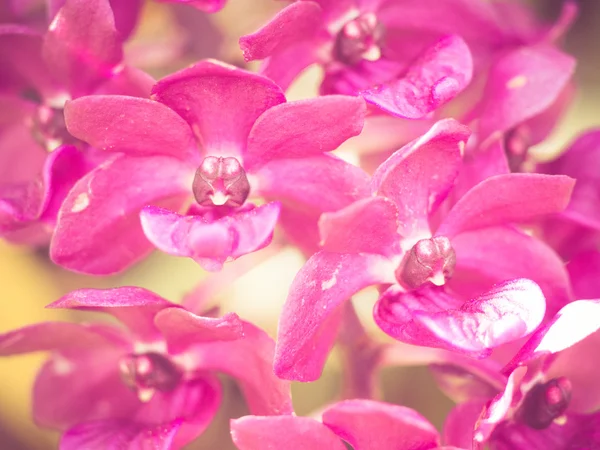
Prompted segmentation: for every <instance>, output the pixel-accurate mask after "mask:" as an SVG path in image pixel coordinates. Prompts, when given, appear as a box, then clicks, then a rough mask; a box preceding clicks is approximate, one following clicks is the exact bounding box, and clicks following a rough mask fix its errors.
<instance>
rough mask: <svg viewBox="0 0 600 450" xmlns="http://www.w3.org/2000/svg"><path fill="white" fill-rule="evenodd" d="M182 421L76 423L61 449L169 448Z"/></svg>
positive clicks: (144, 449) (64, 438)
mask: <svg viewBox="0 0 600 450" xmlns="http://www.w3.org/2000/svg"><path fill="white" fill-rule="evenodd" d="M181 422H182V421H181V420H175V421H173V422H171V423H167V424H160V425H156V426H143V425H141V424H135V423H131V422H127V421H124V420H102V421H96V422H84V423H80V424H78V425H75V426H74V427H73V428H71V429H69V430H68V431H67V432H66V433H65V434H63V436H62V437H61V440H60V444H59V449H60V450H81V449H83V448H88V449H95V448H97V449H100V448H105V449H117V448H127V449H130V450H148V449H152V450H169V449H171V448H172V443H173V439H174V437H175V435H176V433H177V431H178V429H179V428H180V426H181Z"/></svg>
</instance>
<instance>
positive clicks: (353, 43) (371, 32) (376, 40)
mask: <svg viewBox="0 0 600 450" xmlns="http://www.w3.org/2000/svg"><path fill="white" fill-rule="evenodd" d="M384 36H385V28H384V27H383V25H382V24H381V23H380V22H379V21H378V20H377V16H376V15H375V14H374V13H371V12H370V13H366V14H362V15H360V16H358V17H356V18H354V19H352V20H350V21H348V22H346V24H345V25H344V26H343V27H342V29H341V30H340V31H339V33H338V34H337V37H336V40H335V44H334V49H333V53H334V55H335V58H336V59H337V60H338V61H340V62H342V63H344V64H348V65H354V64H358V63H359V62H360V61H361V60H363V59H365V60H368V61H377V60H378V59H379V58H380V57H381V45H382V43H383V39H384Z"/></svg>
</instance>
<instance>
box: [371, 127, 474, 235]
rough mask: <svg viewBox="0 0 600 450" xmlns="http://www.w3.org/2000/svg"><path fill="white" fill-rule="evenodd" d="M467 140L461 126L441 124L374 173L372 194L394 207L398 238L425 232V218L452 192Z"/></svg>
mask: <svg viewBox="0 0 600 450" xmlns="http://www.w3.org/2000/svg"><path fill="white" fill-rule="evenodd" d="M468 138H469V130H468V129H467V128H466V127H465V126H463V125H461V124H459V123H458V122H456V121H455V120H453V119H445V120H441V121H439V122H437V123H436V124H435V125H433V127H432V128H431V129H430V130H429V131H428V132H427V133H426V134H425V135H423V136H422V137H420V138H418V139H416V140H414V141H412V142H411V143H409V144H407V145H405V146H404V147H402V148H401V149H400V150H398V151H397V152H396V153H394V154H393V155H392V156H390V157H389V158H388V159H387V160H386V161H385V162H384V163H383V164H382V165H381V166H379V168H378V169H377V170H376V171H375V173H374V174H373V180H372V182H371V187H372V190H373V192H375V193H377V195H381V196H383V197H387V198H389V199H390V200H392V201H393V202H394V203H396V206H397V207H398V213H399V214H398V221H399V223H400V227H399V229H398V231H399V233H400V235H402V236H404V237H411V236H412V235H415V234H418V233H419V232H422V231H424V230H425V231H427V232H429V223H428V219H429V215H430V214H431V213H433V212H434V211H435V210H436V208H437V207H438V206H439V204H440V203H441V202H442V201H443V200H444V198H446V196H447V195H448V192H449V191H450V189H451V188H452V185H453V184H454V180H455V179H456V177H457V175H458V171H459V170H460V166H461V159H462V156H461V148H462V146H464V145H465V144H466V142H467V139H468Z"/></svg>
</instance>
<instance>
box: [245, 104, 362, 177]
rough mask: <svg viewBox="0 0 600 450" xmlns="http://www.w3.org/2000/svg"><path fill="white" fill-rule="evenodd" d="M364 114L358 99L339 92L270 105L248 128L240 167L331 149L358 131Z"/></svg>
mask: <svg viewBox="0 0 600 450" xmlns="http://www.w3.org/2000/svg"><path fill="white" fill-rule="evenodd" d="M365 114H366V105H365V102H364V101H363V100H362V99H360V98H357V97H350V96H343V95H328V96H325V97H317V98H313V99H308V100H298V101H295V102H288V103H282V104H280V105H277V106H274V107H273V108H271V109H268V110H267V111H265V112H264V113H263V114H262V115H261V116H260V117H259V118H258V120H257V121H256V123H255V124H254V126H253V127H252V130H251V131H250V136H249V137H248V148H247V149H246V153H245V154H244V167H245V168H246V169H247V170H253V169H255V168H256V167H257V166H260V165H262V164H265V163H266V162H268V161H271V160H273V159H282V158H305V157H307V156H312V155H318V154H321V153H323V152H329V151H331V150H335V149H336V148H337V147H338V146H340V145H341V144H342V143H343V142H344V141H346V140H347V139H349V138H351V137H352V136H356V135H358V134H359V133H360V132H361V130H362V127H363V123H364V118H365Z"/></svg>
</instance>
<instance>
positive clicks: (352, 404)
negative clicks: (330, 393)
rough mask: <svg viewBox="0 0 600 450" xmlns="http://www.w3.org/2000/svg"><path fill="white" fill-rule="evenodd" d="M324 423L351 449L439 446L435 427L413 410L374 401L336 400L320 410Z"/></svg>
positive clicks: (406, 449) (412, 449)
mask: <svg viewBox="0 0 600 450" xmlns="http://www.w3.org/2000/svg"><path fill="white" fill-rule="evenodd" d="M323 424H325V425H326V426H328V427H329V428H331V430H333V432H334V433H335V434H337V435H338V436H340V437H341V438H342V439H343V440H345V441H346V442H348V443H349V444H350V445H352V448H353V449H354V450H371V449H384V448H393V449H394V450H414V449H423V450H424V449H429V448H433V447H436V446H437V445H439V434H438V432H437V430H436V429H435V427H434V426H433V425H431V423H429V421H428V420H427V419H425V418H424V417H423V416H421V415H420V414H418V413H417V412H416V411H414V410H412V409H410V408H406V407H404V406H398V405H391V404H389V403H383V402H376V401H373V400H346V401H343V402H339V403H336V404H335V405H333V406H331V407H329V408H327V409H326V410H325V411H324V412H323Z"/></svg>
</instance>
